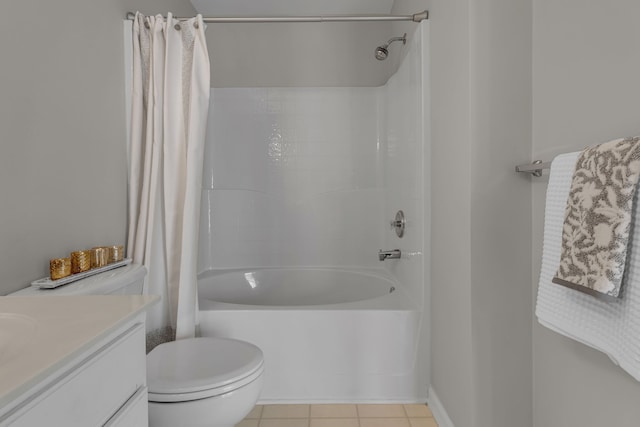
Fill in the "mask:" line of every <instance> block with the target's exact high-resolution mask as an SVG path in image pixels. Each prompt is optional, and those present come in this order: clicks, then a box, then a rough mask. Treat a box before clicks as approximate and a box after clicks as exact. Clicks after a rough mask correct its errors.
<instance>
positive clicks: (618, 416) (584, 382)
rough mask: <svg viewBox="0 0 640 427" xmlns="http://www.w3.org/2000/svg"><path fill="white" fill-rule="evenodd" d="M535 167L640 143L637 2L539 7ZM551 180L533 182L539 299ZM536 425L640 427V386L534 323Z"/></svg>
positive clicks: (538, 2)
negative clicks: (630, 138)
mask: <svg viewBox="0 0 640 427" xmlns="http://www.w3.org/2000/svg"><path fill="white" fill-rule="evenodd" d="M533 4H534V21H533V22H534V29H533V30H534V31H533V34H534V67H533V89H534V104H533V105H534V108H533V117H534V121H533V135H534V138H533V152H534V158H540V159H543V160H550V159H552V158H553V156H555V155H557V154H559V153H563V152H570V151H577V150H580V149H582V148H584V147H585V146H588V145H591V144H597V143H600V142H604V141H608V140H610V139H613V138H618V137H622V136H627V135H639V134H640V103H638V100H639V99H640V80H639V77H638V70H639V69H640V33H639V32H638V30H637V27H638V25H637V17H638V16H639V15H640V2H638V1H637V0H611V1H608V2H606V4H605V2H585V1H582V0H556V1H542V0H534V2H533ZM546 185H547V178H546V177H545V178H542V179H536V180H534V184H533V187H534V199H533V203H534V206H535V209H534V220H533V266H534V269H533V271H534V276H533V282H534V292H535V290H536V289H537V280H538V274H539V271H540V256H541V253H542V226H543V213H544V208H543V206H544V195H545V189H546ZM533 355H534V421H535V422H534V425H535V426H538V427H596V426H598V427H600V426H615V427H632V426H633V427H636V426H638V424H639V423H640V421H639V420H640V405H638V402H639V401H640V383H638V382H636V381H635V380H633V379H632V378H631V377H630V376H629V375H627V374H626V373H624V371H622V370H621V369H620V368H618V367H616V366H614V364H613V363H612V362H611V361H610V360H609V359H608V358H607V356H605V355H604V354H602V353H600V352H598V351H596V350H593V349H590V348H588V347H586V346H584V345H582V344H579V343H577V342H575V341H572V340H570V339H568V338H565V337H563V336H561V335H559V334H556V333H554V332H551V331H550V330H548V329H546V328H544V327H542V326H540V325H539V324H538V322H537V321H534V328H533Z"/></svg>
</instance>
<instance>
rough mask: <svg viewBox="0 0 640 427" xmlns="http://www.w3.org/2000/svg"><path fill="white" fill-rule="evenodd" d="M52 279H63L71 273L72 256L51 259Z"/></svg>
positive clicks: (50, 271)
mask: <svg viewBox="0 0 640 427" xmlns="http://www.w3.org/2000/svg"><path fill="white" fill-rule="evenodd" d="M49 273H50V276H51V280H58V279H62V278H63V277H67V276H69V275H71V258H54V259H52V260H50V261H49Z"/></svg>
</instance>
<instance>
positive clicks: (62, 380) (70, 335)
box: [0, 296, 156, 427]
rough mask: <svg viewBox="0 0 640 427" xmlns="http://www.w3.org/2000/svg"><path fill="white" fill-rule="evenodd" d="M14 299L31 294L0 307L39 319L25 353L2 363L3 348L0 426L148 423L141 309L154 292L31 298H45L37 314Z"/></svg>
mask: <svg viewBox="0 0 640 427" xmlns="http://www.w3.org/2000/svg"><path fill="white" fill-rule="evenodd" d="M18 299H20V300H28V299H29V298H3V299H2V300H1V301H0V313H1V312H6V311H7V310H13V311H12V312H13V313H20V315H23V316H29V317H31V318H34V319H36V321H37V322H38V324H37V327H36V328H35V332H34V334H35V336H34V337H33V339H32V340H31V342H30V343H27V344H26V345H25V344H23V347H24V348H23V349H22V350H21V353H22V354H20V355H18V356H17V357H13V358H12V359H11V360H9V361H6V362H7V363H3V361H2V356H1V353H0V405H2V406H0V426H2V427H4V426H12V427H14V426H15V427H38V426H65V427H74V426H77V427H90V426H110V427H113V426H130V427H138V426H147V425H148V421H147V417H148V415H147V388H146V355H145V324H144V323H145V313H144V308H145V307H146V306H147V305H149V304H152V303H154V302H155V301H156V300H155V299H154V297H143V296H91V297H50V298H40V297H38V298H31V300H32V301H31V303H33V304H36V305H37V304H43V303H41V302H38V301H42V300H50V301H46V302H44V304H47V303H48V304H49V305H46V306H45V307H44V308H46V310H45V311H46V313H44V316H41V318H40V319H38V311H39V310H38V309H37V308H32V309H30V310H25V308H27V306H28V305H29V303H30V302H29V301H22V302H21V304H22V305H23V306H22V307H16V305H20V304H16V302H17V301H16V300H18ZM65 300H66V301H65ZM75 304H78V305H75ZM87 304H88V306H87ZM56 306H58V307H57V309H58V314H55V313H56ZM77 307H79V308H77ZM74 308H75V312H74ZM20 309H21V310H20ZM41 322H46V323H41ZM56 323H58V324H59V325H58V328H56V327H55V324H56ZM1 327H2V325H1V324H0V328H1ZM56 329H57V333H56ZM0 336H1V334H0ZM0 348H1V347H0ZM36 351H37V352H40V353H37V354H34V353H33V352H36ZM7 365H13V366H12V367H10V369H11V370H9V369H8V368H9V367H8V366H7ZM20 371H22V373H21V372H20ZM8 385H9V386H8ZM10 385H12V387H10ZM3 389H4V390H3ZM2 392H4V394H2Z"/></svg>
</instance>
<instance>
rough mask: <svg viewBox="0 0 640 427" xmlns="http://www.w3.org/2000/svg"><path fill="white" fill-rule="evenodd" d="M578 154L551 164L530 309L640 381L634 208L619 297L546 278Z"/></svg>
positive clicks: (553, 266) (637, 213) (639, 258)
mask: <svg viewBox="0 0 640 427" xmlns="http://www.w3.org/2000/svg"><path fill="white" fill-rule="evenodd" d="M579 154H580V153H579V152H577V153H569V154H563V155H560V156H558V157H556V158H555V159H554V160H553V162H552V164H551V175H550V176H549V184H548V186H547V199H546V208H545V219H544V243H543V249H542V269H541V271H540V282H539V285H538V300H537V304H536V315H537V316H538V321H539V322H540V324H542V325H544V326H546V327H547V328H549V329H551V330H553V331H556V332H558V333H560V334H562V335H565V336H567V337H569V338H572V339H574V340H576V341H579V342H581V343H583V344H586V345H588V346H590V347H593V348H595V349H597V350H600V351H602V352H603V353H605V354H607V355H608V356H609V357H610V358H611V360H613V362H614V363H616V364H618V365H620V367H622V369H624V370H625V371H627V372H628V373H629V374H630V375H631V376H632V377H633V378H635V379H636V380H637V381H640V209H634V211H633V219H632V236H631V241H630V246H629V253H628V259H627V272H626V276H625V284H624V294H623V297H622V298H620V299H619V300H617V301H613V302H608V301H603V300H599V299H596V298H594V297H593V296H591V295H587V294H585V293H582V292H577V291H575V290H573V289H569V288H566V287H564V286H560V285H557V284H554V283H551V280H552V278H553V276H554V274H555V272H556V270H557V268H558V265H559V263H560V252H561V249H562V226H563V221H564V211H565V207H566V203H567V197H568V196H569V189H570V187H571V180H572V176H573V169H574V167H575V163H576V159H577V158H578V155H579Z"/></svg>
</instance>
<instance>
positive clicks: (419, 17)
mask: <svg viewBox="0 0 640 427" xmlns="http://www.w3.org/2000/svg"><path fill="white" fill-rule="evenodd" d="M135 16H136V15H135V13H133V12H127V19H129V20H133V19H134V18H135ZM175 19H178V20H185V19H189V18H175ZM425 19H429V11H428V10H423V11H422V12H419V13H415V14H413V15H360V16H358V15H342V16H340V15H330V16H247V17H240V16H238V17H207V18H205V17H203V18H202V20H203V21H204V22H207V23H212V22H217V23H227V24H231V23H253V22H349V21H413V22H421V21H423V20H425Z"/></svg>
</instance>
